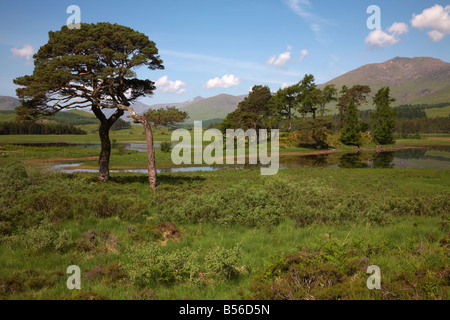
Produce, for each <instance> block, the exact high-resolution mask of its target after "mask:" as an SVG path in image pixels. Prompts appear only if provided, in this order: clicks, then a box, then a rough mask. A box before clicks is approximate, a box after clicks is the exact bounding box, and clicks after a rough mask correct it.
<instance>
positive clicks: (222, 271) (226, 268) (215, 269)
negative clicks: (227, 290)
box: [205, 244, 242, 280]
mask: <svg viewBox="0 0 450 320" xmlns="http://www.w3.org/2000/svg"><path fill="white" fill-rule="evenodd" d="M241 247H242V244H237V245H236V246H235V247H234V248H232V249H229V250H227V249H224V248H221V247H216V248H215V249H213V250H211V251H209V252H208V253H207V254H206V257H205V268H206V270H207V271H208V275H209V276H210V277H215V278H219V279H223V280H231V279H236V278H237V277H238V276H239V273H240V271H239V269H238V266H239V261H240V260H241V254H240V250H241Z"/></svg>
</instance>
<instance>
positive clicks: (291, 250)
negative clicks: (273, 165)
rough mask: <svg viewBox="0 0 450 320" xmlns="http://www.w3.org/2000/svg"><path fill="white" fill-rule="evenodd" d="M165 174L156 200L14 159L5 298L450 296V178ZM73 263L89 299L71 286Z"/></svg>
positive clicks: (5, 186) (139, 180)
mask: <svg viewBox="0 0 450 320" xmlns="http://www.w3.org/2000/svg"><path fill="white" fill-rule="evenodd" d="M86 155H87V154H86ZM159 178H160V179H159V182H160V186H159V189H158V191H157V192H156V193H151V192H150V191H149V190H148V182H147V178H146V176H145V175H137V174H118V175H115V176H114V179H113V181H112V182H111V183H109V184H108V185H102V184H99V183H98V182H97V181H96V175H95V174H75V175H66V174H58V173H44V174H43V173H42V171H41V170H40V169H33V167H32V166H28V169H25V167H23V166H22V165H20V164H17V163H16V164H14V163H13V162H11V163H4V164H3V165H2V169H1V172H0V184H2V185H1V189H0V190H1V193H0V206H1V212H2V215H1V220H0V231H1V244H0V256H1V259H0V296H1V298H3V299H12V298H20V299H42V298H51V299H94V298H99V299H140V298H144V299H253V298H257V299H290V298H293V299H448V298H450V296H449V285H450V283H449V272H450V270H449V262H450V259H449V250H450V248H449V243H450V238H449V231H450V230H449V222H450V221H449V216H448V212H449V209H450V203H449V200H448V199H449V195H450V182H449V181H450V179H449V178H450V171H449V170H382V169H373V170H372V169H371V170H358V169H352V170H345V169H299V170H283V171H281V172H280V173H279V174H278V175H277V176H275V177H261V176H260V174H259V171H258V170H239V171H235V170H225V171H217V172H197V173H177V174H162V175H160V176H159ZM73 264H75V265H78V266H79V267H80V268H81V272H82V278H81V283H82V289H81V290H75V291H70V290H68V289H67V287H66V280H67V277H68V275H67V274H66V269H67V267H68V266H69V265H73ZM369 265H378V266H379V267H380V268H381V272H382V290H374V291H371V290H368V289H367V287H366V280H367V278H368V275H367V274H366V272H365V271H366V269H367V267H368V266H369Z"/></svg>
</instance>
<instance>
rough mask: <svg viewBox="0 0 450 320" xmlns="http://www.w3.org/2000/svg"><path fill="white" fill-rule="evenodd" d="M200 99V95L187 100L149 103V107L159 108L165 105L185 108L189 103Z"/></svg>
mask: <svg viewBox="0 0 450 320" xmlns="http://www.w3.org/2000/svg"><path fill="white" fill-rule="evenodd" d="M201 100H203V98H202V97H195V98H192V99H190V100H188V101H185V102H180V103H160V104H154V105H151V106H150V108H151V109H159V108H165V107H175V108H177V109H184V108H186V107H187V106H189V105H191V104H193V103H196V102H198V101H201Z"/></svg>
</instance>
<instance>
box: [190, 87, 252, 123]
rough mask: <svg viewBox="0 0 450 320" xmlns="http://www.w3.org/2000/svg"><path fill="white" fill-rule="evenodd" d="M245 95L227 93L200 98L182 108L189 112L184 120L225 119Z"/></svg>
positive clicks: (191, 121) (192, 121)
mask: <svg viewBox="0 0 450 320" xmlns="http://www.w3.org/2000/svg"><path fill="white" fill-rule="evenodd" d="M246 96H247V95H242V96H232V95H228V94H220V95H218V96H215V97H211V98H207V99H202V100H200V101H198V102H196V103H193V104H191V105H189V106H187V107H185V108H184V109H183V111H186V112H187V113H188V114H189V119H187V120H186V121H185V123H187V124H192V123H194V121H206V120H214V121H215V122H217V119H225V117H226V116H227V114H229V113H231V112H233V111H234V110H236V109H237V106H238V104H239V103H240V102H241V101H243V100H244V99H245V97H246Z"/></svg>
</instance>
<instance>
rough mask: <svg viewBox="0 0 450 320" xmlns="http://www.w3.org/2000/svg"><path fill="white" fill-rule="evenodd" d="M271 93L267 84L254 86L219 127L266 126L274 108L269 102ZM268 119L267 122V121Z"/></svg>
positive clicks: (224, 128) (251, 127) (257, 128)
mask: <svg viewBox="0 0 450 320" xmlns="http://www.w3.org/2000/svg"><path fill="white" fill-rule="evenodd" d="M271 99H272V93H271V91H270V88H269V87H267V86H254V87H253V88H252V91H251V92H250V93H249V95H248V97H246V98H245V99H244V101H242V102H241V103H239V105H238V108H237V109H236V110H235V111H234V112H232V113H230V114H228V115H227V117H226V118H225V120H224V121H223V123H222V124H221V129H222V131H223V132H225V130H226V129H243V130H248V129H255V130H257V132H258V130H259V129H262V128H266V127H268V124H269V122H270V118H271V117H272V116H273V112H274V110H273V109H272V105H271V104H270V102H271ZM267 121H269V122H267Z"/></svg>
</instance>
